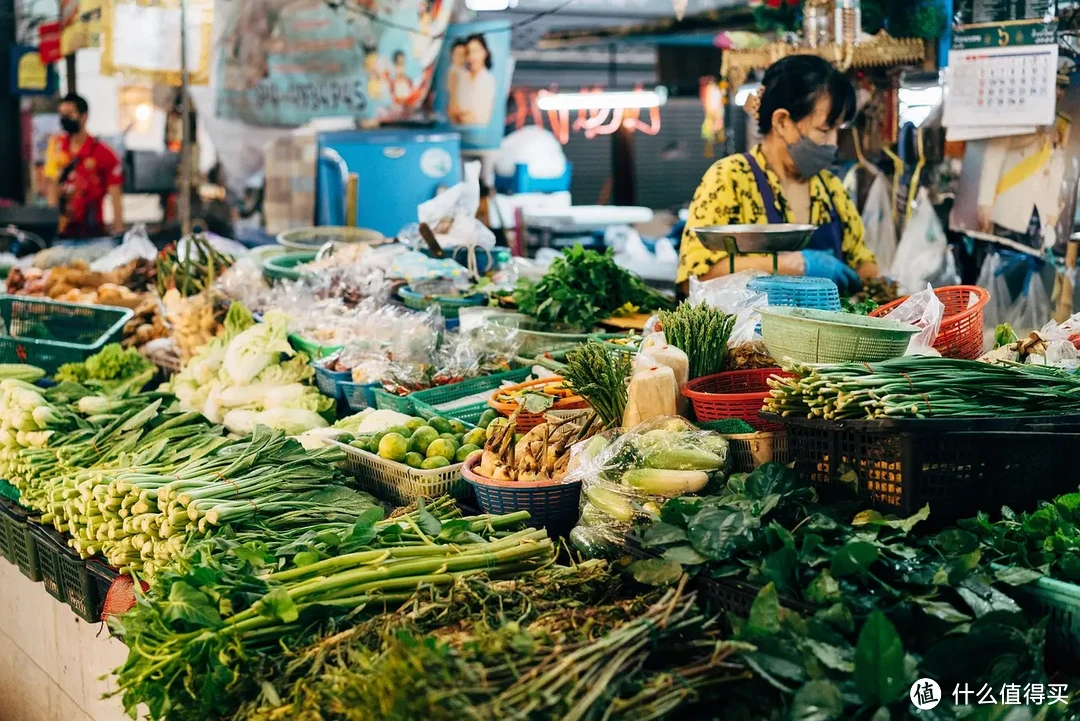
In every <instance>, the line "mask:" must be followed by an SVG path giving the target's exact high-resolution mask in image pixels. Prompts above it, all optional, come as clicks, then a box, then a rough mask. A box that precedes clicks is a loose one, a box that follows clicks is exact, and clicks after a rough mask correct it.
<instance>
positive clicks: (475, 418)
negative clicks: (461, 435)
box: [409, 368, 531, 425]
mask: <svg viewBox="0 0 1080 721" xmlns="http://www.w3.org/2000/svg"><path fill="white" fill-rule="evenodd" d="M530 372H531V371H530V369H529V368H519V369H517V370H512V371H506V372H504V373H492V374H491V375H488V376H481V377H479V378H470V379H469V380H467V381H462V382H461V383H454V384H453V385H448V386H439V387H438V388H430V389H428V390H426V391H417V392H416V393H413V394H412V395H411V396H409V398H410V399H412V403H413V408H414V410H415V413H416V414H417V415H419V416H424V417H425V418H427V417H430V416H452V417H454V418H457V419H458V420H460V421H462V422H463V423H469V424H472V425H476V424H477V423H479V422H480V416H481V415H483V413H484V411H486V410H487V409H488V404H487V401H488V399H487V397H488V396H490V395H491V393H492V392H493V391H495V390H497V389H498V388H500V387H501V386H502V385H503V384H504V383H510V384H517V383H521V382H522V381H524V380H525V379H527V378H528V377H529V373H530ZM479 395H483V396H484V398H483V399H482V400H477V401H472V402H465V403H459V402H458V401H461V400H462V399H465V398H470V397H471V396H479Z"/></svg>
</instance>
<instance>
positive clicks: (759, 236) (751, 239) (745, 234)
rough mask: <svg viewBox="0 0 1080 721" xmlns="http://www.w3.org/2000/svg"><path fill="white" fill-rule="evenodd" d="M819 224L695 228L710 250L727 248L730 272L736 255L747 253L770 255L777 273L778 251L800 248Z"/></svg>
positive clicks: (733, 268) (807, 242) (774, 271)
mask: <svg viewBox="0 0 1080 721" xmlns="http://www.w3.org/2000/svg"><path fill="white" fill-rule="evenodd" d="M817 229H818V227H817V226H816V225H800V224H794V223H778V224H770V225H764V224H762V225H708V226H705V227H703V228H694V229H693V230H694V233H695V234H696V235H697V237H698V240H700V241H701V244H702V245H704V246H705V247H706V248H708V249H709V250H713V251H718V250H723V251H727V254H728V261H729V262H730V263H731V272H732V273H734V272H735V256H736V255H747V254H749V253H768V254H770V255H772V262H773V275H779V269H780V268H779V266H780V258H779V254H780V253H787V252H792V251H797V250H802V249H803V248H805V247H806V246H808V245H809V244H810V237H811V236H812V235H813V234H814V231H816V230H817Z"/></svg>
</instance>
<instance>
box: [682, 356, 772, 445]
mask: <svg viewBox="0 0 1080 721" xmlns="http://www.w3.org/2000/svg"><path fill="white" fill-rule="evenodd" d="M790 375H791V374H790V373H785V372H784V371H782V370H780V369H779V368H752V369H750V370H743V371H724V372H723V373H717V374H715V375H711V376H704V377H702V378H695V379H694V380H692V381H690V382H689V383H687V384H686V386H685V387H683V395H684V396H686V397H687V398H689V399H690V402H691V403H692V404H693V405H694V414H695V415H696V416H697V419H698V420H699V421H718V420H722V419H724V418H741V419H743V420H744V421H746V422H747V423H749V424H750V425H751V426H752V427H753V429H754V430H755V431H780V430H783V429H784V425H783V424H782V423H781V424H777V423H768V422H766V421H763V420H761V419H760V418H758V412H759V411H761V407H762V406H763V405H765V397H766V396H768V395H769V386H768V383H767V381H768V380H769V378H770V377H772V376H784V377H787V376H790Z"/></svg>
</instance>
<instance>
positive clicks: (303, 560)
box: [292, 551, 319, 567]
mask: <svg viewBox="0 0 1080 721" xmlns="http://www.w3.org/2000/svg"><path fill="white" fill-rule="evenodd" d="M292 560H293V563H294V564H296V566H297V567H299V566H310V565H311V564H313V563H315V562H316V561H318V560H319V554H318V553H316V552H315V551H301V552H300V553H298V554H296V555H295V556H293V559H292Z"/></svg>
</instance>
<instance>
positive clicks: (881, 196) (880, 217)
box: [862, 174, 896, 268]
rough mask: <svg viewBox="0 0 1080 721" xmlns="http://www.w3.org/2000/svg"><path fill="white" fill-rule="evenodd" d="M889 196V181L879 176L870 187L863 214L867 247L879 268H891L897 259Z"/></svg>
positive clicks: (894, 228) (894, 227)
mask: <svg viewBox="0 0 1080 721" xmlns="http://www.w3.org/2000/svg"><path fill="white" fill-rule="evenodd" d="M889 195H890V188H889V181H888V179H887V178H886V177H885V176H884V175H880V174H879V175H878V176H877V177H876V178H874V182H873V183H871V185H870V192H869V193H868V194H867V196H866V205H864V206H863V212H862V220H863V227H865V228H866V232H865V235H864V237H865V239H866V247H867V248H869V249H870V251H871V252H873V254H874V256H875V257H876V258H877V264H878V267H879V268H891V267H892V264H893V258H895V257H896V223H895V222H894V221H893V209H892V201H891V200H890V197H889Z"/></svg>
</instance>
